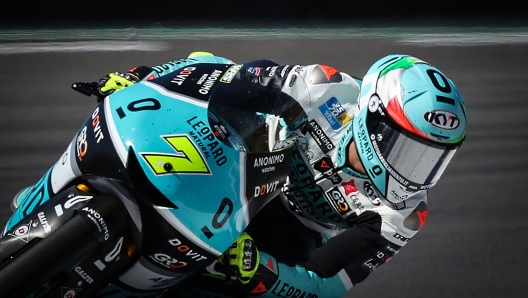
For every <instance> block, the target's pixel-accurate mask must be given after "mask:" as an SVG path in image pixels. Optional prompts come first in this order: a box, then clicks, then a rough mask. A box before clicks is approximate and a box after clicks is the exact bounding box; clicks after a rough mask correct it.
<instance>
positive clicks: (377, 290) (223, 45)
mask: <svg viewBox="0 0 528 298" xmlns="http://www.w3.org/2000/svg"><path fill="white" fill-rule="evenodd" d="M123 42H125V41H123ZM127 42H129V41H127ZM146 43H147V44H148V43H149V41H148V40H147V41H146ZM0 45H2V44H0ZM3 45H4V46H5V45H6V43H4V44H3ZM163 45H164V46H163V47H160V48H158V49H156V50H152V51H148V50H141V51H135V50H127V51H123V52H119V51H105V50H98V51H89V52H79V51H69V52H56V51H42V52H31V51H29V52H26V53H24V54H18V53H17V51H14V52H10V53H7V54H5V53H3V54H0V190H1V193H0V195H1V196H0V224H2V225H3V224H4V223H5V222H6V221H7V219H8V217H9V216H10V209H9V203H10V201H11V199H12V197H13V196H14V195H15V194H16V193H17V191H18V190H20V189H21V188H22V187H25V186H28V185H31V184H33V183H35V182H36V181H37V180H38V179H39V178H40V177H41V176H42V174H44V172H45V171H46V170H47V169H48V168H49V167H50V166H51V165H52V164H53V163H55V161H56V160H57V159H58V158H59V157H60V156H61V154H62V153H63V151H64V150H65V148H66V146H67V145H68V144H69V142H70V141H71V140H72V138H73V136H74V134H75V133H76V131H77V130H78V129H79V128H80V126H81V124H82V123H83V122H84V120H85V119H86V118H87V117H88V116H89V113H90V112H91V109H92V107H93V106H94V104H95V99H93V98H88V97H86V96H84V95H82V94H80V93H76V92H74V91H73V90H71V89H70V85H71V83H73V82H75V81H95V80H98V79H99V78H100V77H101V76H103V75H105V74H106V73H109V72H113V71H125V70H127V69H129V68H131V67H133V66H137V65H157V64H161V63H164V62H167V61H170V60H174V59H177V58H183V57H186V55H188V54H189V53H190V52H192V51H197V50H202V51H211V52H214V53H215V54H217V55H220V56H225V57H228V58H230V59H231V60H233V61H237V62H244V61H249V60H254V59H259V58H270V59H273V60H275V61H276V62H278V63H283V64H310V63H322V64H327V65H330V66H334V67H335V68H338V69H340V70H341V71H344V72H347V73H349V74H351V75H355V76H357V77H362V76H363V75H364V74H365V72H366V71H367V69H368V67H369V66H370V64H372V63H373V62H374V61H376V60H377V59H379V58H381V57H383V56H385V55H387V54H392V53H404V54H411V55H414V56H415V57H418V58H420V59H422V60H425V61H427V62H429V63H431V64H433V65H435V66H436V67H438V68H439V69H441V70H442V71H443V72H444V73H445V74H446V75H447V76H448V77H450V78H451V79H452V80H453V81H454V82H455V83H456V84H457V85H458V87H459V89H460V90H461V92H462V95H463V97H464V99H465V101H466V105H467V113H468V121H469V125H468V131H467V139H466V141H465V144H464V145H463V147H462V148H461V150H460V152H459V153H458V155H457V156H456V157H455V159H454V161H453V163H452V164H451V165H450V167H449V168H448V169H447V171H446V173H445V174H444V176H443V178H442V179H441V181H440V182H439V183H438V185H437V186H436V187H434V188H433V189H431V190H430V194H429V217H428V218H427V223H426V225H425V226H424V228H423V229H422V231H420V232H419V233H418V234H417V235H416V236H415V237H414V239H412V240H411V241H410V242H409V243H408V244H407V245H406V246H405V247H404V248H403V249H402V250H401V251H400V252H399V253H398V254H397V255H396V256H395V257H394V258H393V259H392V260H391V261H390V262H388V263H387V264H385V265H384V266H382V267H380V269H378V270H377V271H375V272H374V273H373V274H372V275H371V276H370V277H369V278H368V279H367V280H366V281H364V282H363V283H361V284H359V285H357V286H356V287H354V288H353V289H352V290H351V291H350V292H349V293H348V294H347V295H346V297H355V298H373V297H376V298H385V297H387V298H423V297H428V298H446V297H464V298H496V297H527V296H528V294H527V293H528V283H527V282H526V279H527V278H528V273H527V272H528V269H527V268H528V259H527V258H526V251H527V250H528V232H527V231H528V220H527V219H528V216H527V213H528V199H527V194H528V182H527V180H528V96H527V94H528V76H527V71H528V56H527V55H526V53H528V43H527V42H518V43H507V44H500V43H469V42H466V43H464V42H462V43H461V44H456V43H452V44H450V43H448V42H445V43H443V44H441V42H439V41H432V42H431V43H413V42H401V40H399V39H397V38H390V37H378V38H369V37H350V38H338V39H311V38H309V37H304V38H300V39H295V40H292V39H277V40H274V39H258V38H256V39H255V38H251V37H249V38H246V39H244V38H237V39H225V40H223V39H214V40H213V39H199V38H198V39H178V40H171V41H164V43H163ZM153 47H154V45H153ZM153 49H154V48H153ZM277 245H280V244H277Z"/></svg>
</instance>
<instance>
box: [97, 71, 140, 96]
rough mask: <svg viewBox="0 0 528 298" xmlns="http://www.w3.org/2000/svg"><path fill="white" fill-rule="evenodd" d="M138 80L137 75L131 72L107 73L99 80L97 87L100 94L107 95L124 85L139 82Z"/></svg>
mask: <svg viewBox="0 0 528 298" xmlns="http://www.w3.org/2000/svg"><path fill="white" fill-rule="evenodd" d="M139 80H140V79H139V78H138V77H137V75H136V74H134V73H131V72H126V73H121V72H114V73H109V74H107V75H106V76H104V77H102V78H101V79H100V80H99V84H98V85H97V89H98V90H99V92H101V95H103V96H107V95H110V94H112V93H114V92H117V91H119V90H121V89H123V88H125V87H128V86H131V85H134V84H135V83H137V82H139Z"/></svg>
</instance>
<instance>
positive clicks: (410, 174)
mask: <svg viewBox="0 0 528 298" xmlns="http://www.w3.org/2000/svg"><path fill="white" fill-rule="evenodd" d="M385 115H388V113H387V111H386V110H385V108H384V107H383V106H382V104H380V105H379V108H378V109H376V110H375V111H374V112H372V111H370V110H369V111H368V115H367V130H368V132H369V136H370V141H371V142H372V146H373V147H374V151H375V153H376V155H377V156H378V158H379V159H380V161H381V163H382V164H383V166H384V167H385V168H386V169H387V171H388V172H389V174H390V175H391V176H392V177H394V178H395V179H396V180H397V181H398V182H399V183H400V184H402V185H403V186H405V187H406V188H407V189H409V190H414V191H416V190H421V189H428V188H430V187H431V186H433V185H435V184H436V182H437V181H438V180H439V179H440V177H441V176H442V174H443V173H444V171H445V169H446V167H447V165H448V164H449V163H450V162H451V160H452V159H453V157H454V156H455V154H456V152H457V150H458V148H459V147H460V144H461V143H458V144H441V143H436V142H433V141H430V140H426V139H424V138H421V137H419V136H417V135H415V134H412V133H410V132H407V131H405V130H404V129H402V128H401V127H400V126H398V125H396V123H395V122H393V121H392V120H391V119H390V118H389V117H388V116H385Z"/></svg>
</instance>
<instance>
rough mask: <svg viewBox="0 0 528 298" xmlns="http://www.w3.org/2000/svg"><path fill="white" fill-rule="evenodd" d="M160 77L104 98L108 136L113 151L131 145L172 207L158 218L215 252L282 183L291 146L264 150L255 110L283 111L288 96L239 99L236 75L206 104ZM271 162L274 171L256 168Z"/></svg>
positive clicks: (261, 126) (266, 146)
mask: <svg viewBox="0 0 528 298" xmlns="http://www.w3.org/2000/svg"><path fill="white" fill-rule="evenodd" d="M187 67H189V66H187ZM192 67H193V68H195V69H193V72H194V73H198V74H201V73H202V72H200V69H201V68H202V67H203V68H205V69H207V71H209V72H211V71H212V70H211V67H210V65H208V64H203V65H202V64H193V65H192ZM229 67H230V66H229V65H226V66H225V67H224V68H223V69H224V71H225V70H226V69H228V68H229ZM214 68H215V69H221V68H220V67H219V66H218V65H216V66H214ZM213 71H214V70H213ZM176 72H177V71H176ZM168 76H170V74H169V75H167V77H168ZM198 77H200V76H198ZM161 79H162V78H160V79H154V80H152V81H147V82H142V83H139V84H136V85H134V86H131V87H129V88H126V89H124V90H122V91H120V92H118V93H115V94H114V95H112V96H110V100H108V101H107V103H106V105H107V106H106V109H105V110H106V111H107V115H108V114H111V115H112V116H111V117H109V119H110V122H112V123H113V124H112V125H109V126H111V127H113V128H111V129H110V134H111V135H112V138H113V140H114V144H115V146H116V148H118V152H121V154H120V155H121V156H125V155H126V154H127V153H128V152H129V151H130V150H133V151H134V152H135V154H136V159H137V160H138V161H139V165H140V167H141V168H142V171H144V173H145V175H146V177H147V179H148V180H149V182H150V183H151V184H152V185H153V186H154V187H155V188H156V189H157V190H159V192H161V193H162V194H163V195H164V196H165V197H166V198H167V199H168V200H169V201H171V202H172V203H173V204H174V206H175V207H172V208H171V207H167V206H157V207H156V208H157V209H158V212H159V213H160V214H161V215H162V216H163V217H164V218H165V220H167V221H169V222H170V223H171V224H172V225H173V226H174V227H175V228H176V229H178V230H181V231H183V234H184V235H185V236H186V237H188V238H190V239H194V240H195V241H196V242H197V244H198V245H200V246H201V247H203V248H205V249H207V250H209V251H210V252H211V253H213V254H217V255H219V254H220V253H221V252H222V251H224V250H225V249H226V248H227V247H228V246H229V245H230V244H231V243H232V242H233V241H234V240H235V239H236V237H238V235H239V234H240V233H241V232H242V231H243V230H244V229H245V227H246V226H247V224H248V223H249V220H250V218H251V217H252V216H253V215H254V213H256V212H257V211H258V209H260V208H261V207H262V206H263V204H264V203H265V202H267V201H269V200H270V199H271V198H273V197H274V196H276V194H277V193H278V192H279V190H280V187H281V185H282V184H284V182H285V181H286V175H287V173H288V169H289V168H288V164H289V158H290V155H291V154H290V151H291V146H289V147H286V148H281V149H283V150H280V151H279V150H277V151H273V152H272V151H270V146H269V144H268V142H269V138H268V130H267V129H268V126H267V125H266V121H265V119H263V117H262V116H261V114H259V113H260V112H265V113H274V112H275V111H284V110H285V109H281V108H283V106H284V105H285V104H288V103H289V101H287V100H284V101H283V102H275V105H271V108H270V105H269V104H262V105H251V104H244V101H245V102H247V103H251V102H252V101H253V100H255V98H244V97H237V98H235V97H232V96H229V94H240V91H239V90H240V89H239V88H240V87H241V86H239V85H238V84H237V82H236V80H234V81H232V82H230V83H224V82H221V81H217V82H216V83H215V84H216V85H215V86H214V87H213V88H214V92H211V94H212V95H211V96H209V101H204V100H197V99H195V98H193V97H190V96H187V95H186V94H181V93H177V91H178V90H181V91H182V92H187V91H186V90H190V91H188V92H189V93H191V92H193V90H191V89H188V87H186V85H185V84H184V83H182V84H181V89H177V88H178V87H180V85H178V86H176V85H177V84H174V83H171V82H170V81H168V80H164V81H163V82H158V80H161ZM188 80H189V81H190V79H188ZM169 84H171V85H169ZM198 87H199V86H198ZM186 88H187V89H186ZM169 89H170V90H169ZM137 98H141V99H139V100H138V99H137ZM278 116H280V115H278ZM269 133H271V134H274V133H275V132H269ZM276 141H280V140H279V139H277V140H276ZM272 148H273V146H272ZM270 163H273V164H274V168H273V170H270V171H267V172H265V171H263V168H264V166H265V165H266V164H270ZM268 168H269V167H268ZM256 198H258V200H257V199H256Z"/></svg>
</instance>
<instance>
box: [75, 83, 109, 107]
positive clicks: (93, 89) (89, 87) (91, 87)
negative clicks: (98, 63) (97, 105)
mask: <svg viewBox="0 0 528 298" xmlns="http://www.w3.org/2000/svg"><path fill="white" fill-rule="evenodd" d="M97 85H98V82H76V83H73V84H72V86H71V87H72V89H73V90H75V91H77V92H80V93H82V94H84V95H86V96H91V95H95V96H96V97H97V102H101V101H102V100H103V98H104V97H105V96H104V95H103V94H101V91H99V89H97Z"/></svg>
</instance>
